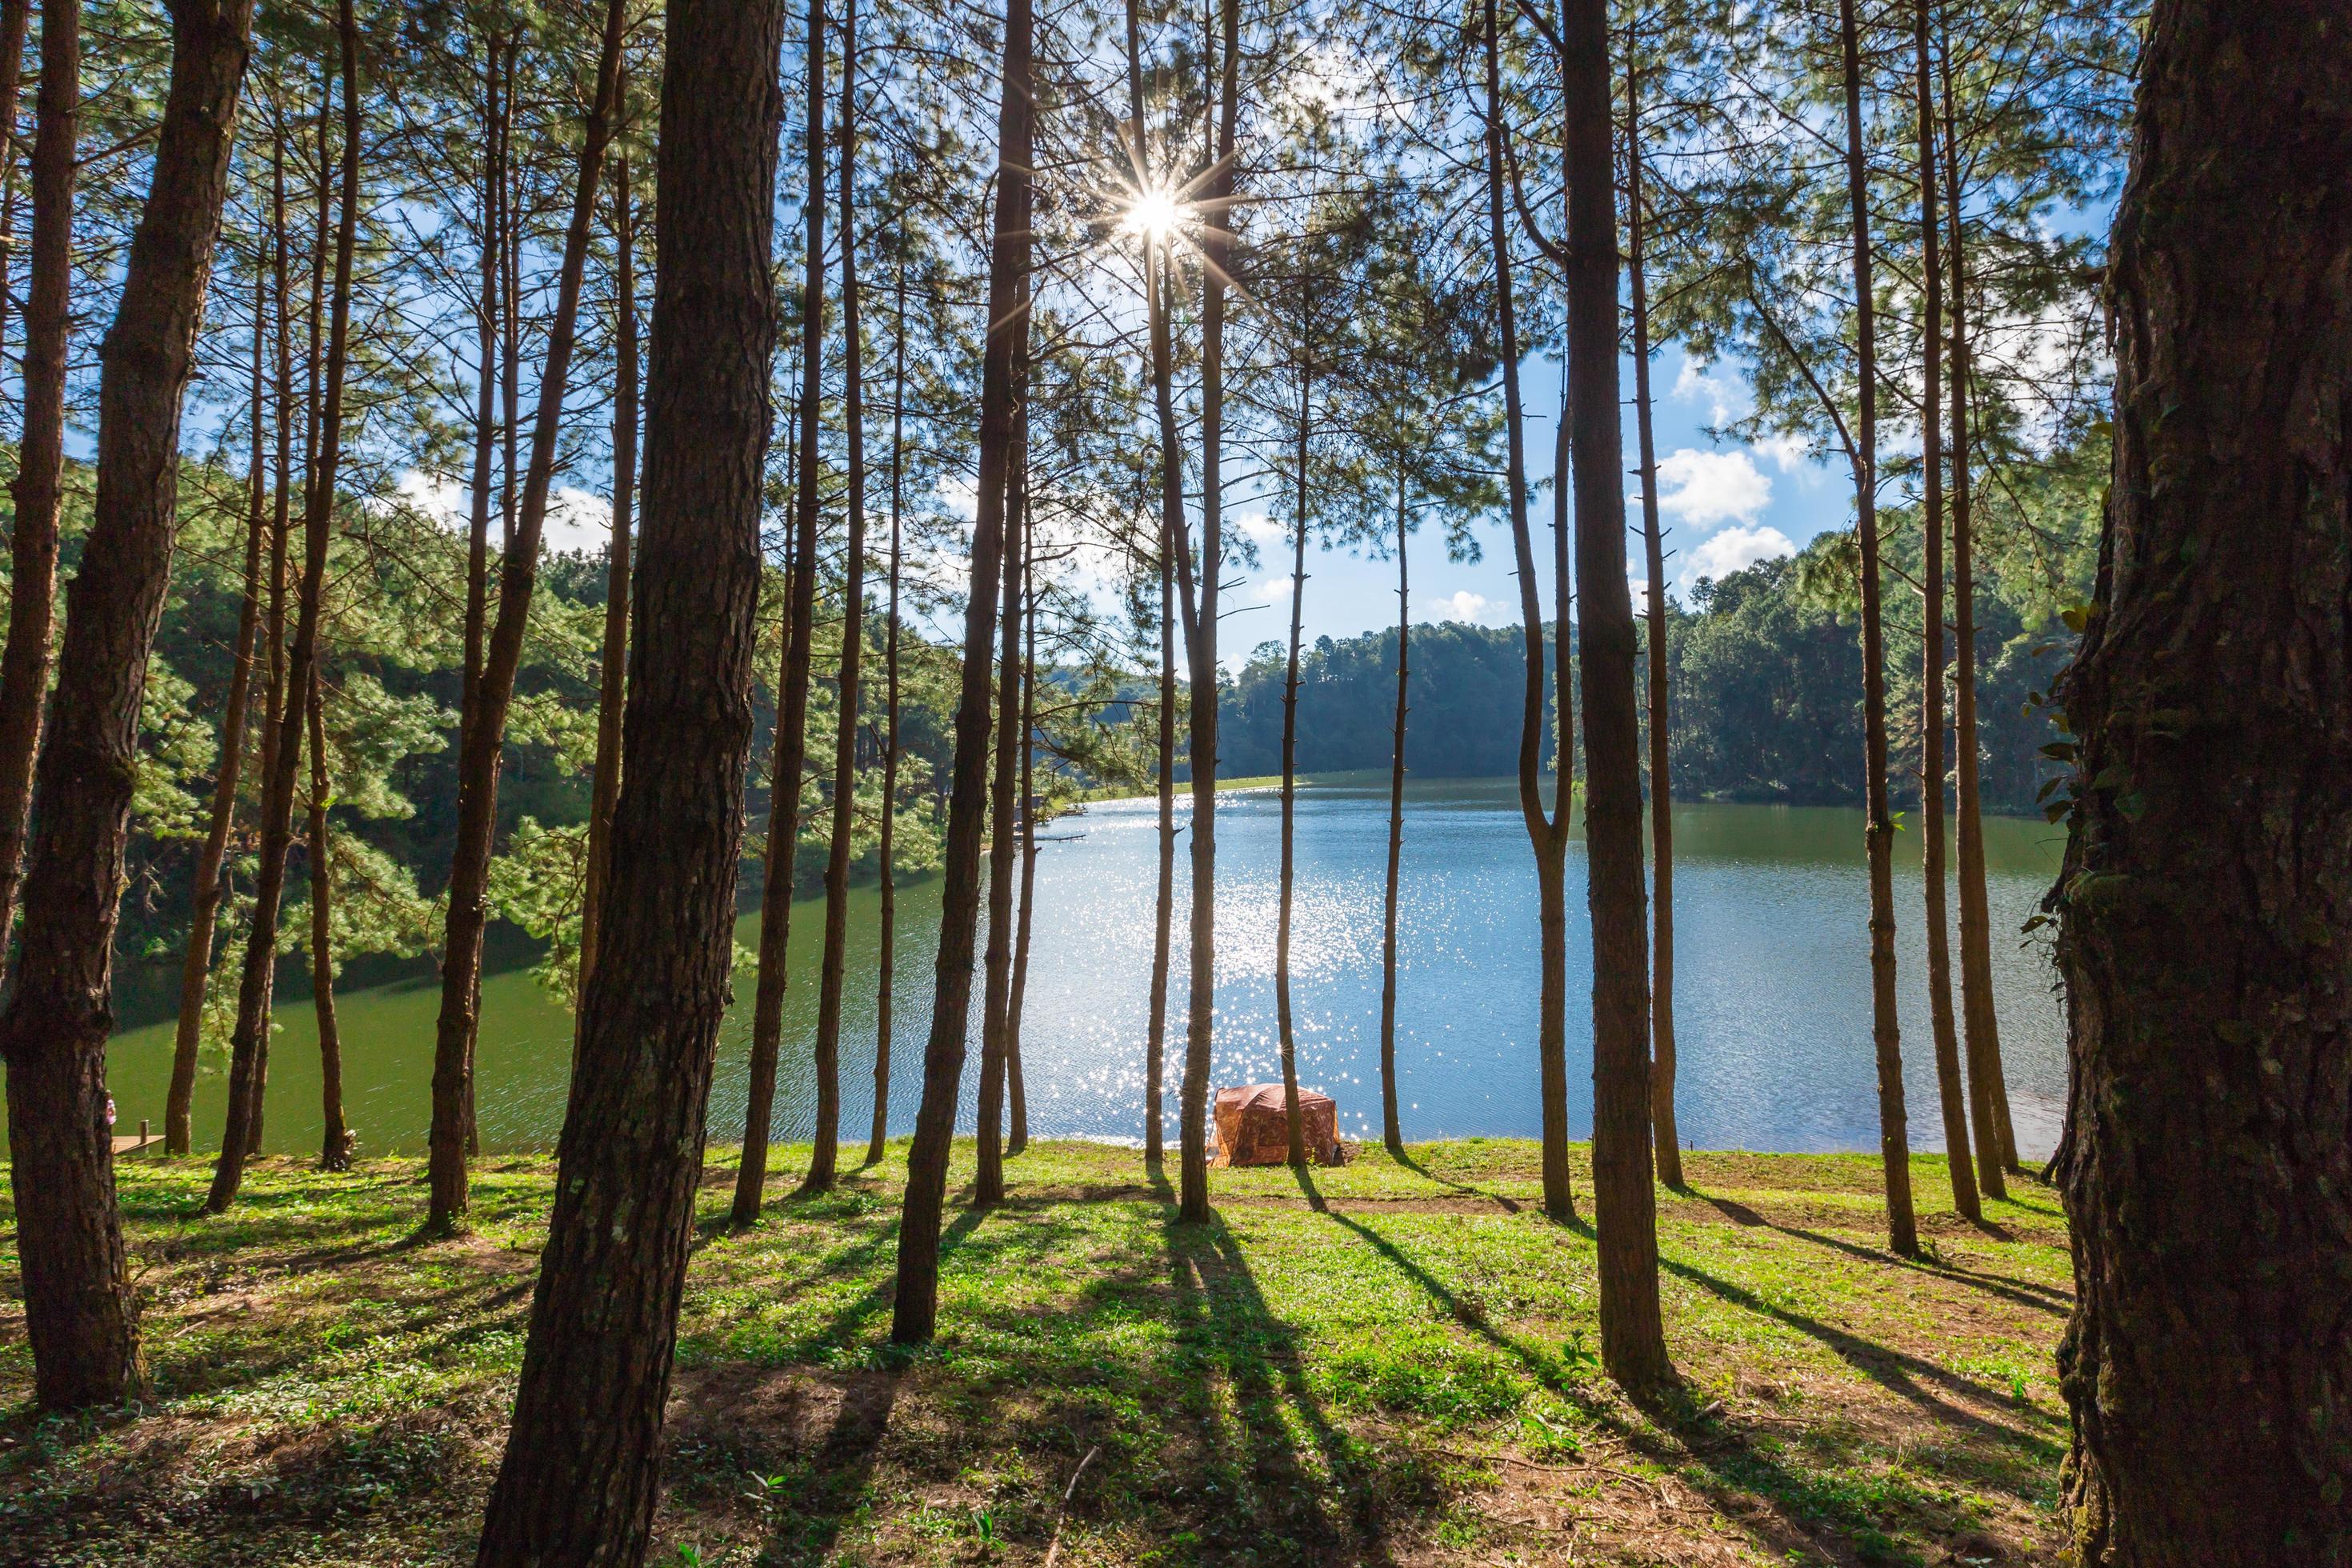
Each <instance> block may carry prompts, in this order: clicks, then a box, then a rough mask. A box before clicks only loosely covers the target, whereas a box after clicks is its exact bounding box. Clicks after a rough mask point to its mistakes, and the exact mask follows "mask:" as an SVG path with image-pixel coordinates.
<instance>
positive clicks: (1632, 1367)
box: [1560, 0, 1672, 1388]
mask: <svg viewBox="0 0 2352 1568" xmlns="http://www.w3.org/2000/svg"><path fill="white" fill-rule="evenodd" d="M1560 37H1561V42H1562V43H1563V44H1564V45H1565V46H1566V47H1565V49H1564V52H1563V53H1562V56H1561V59H1560V67H1561V76H1562V87H1563V89H1564V96H1565V99H1566V105H1565V107H1566V129H1567V166H1568V188H1569V197H1568V246H1569V252H1570V262H1569V265H1568V267H1567V268H1566V270H1567V274H1568V290H1567V292H1568V364H1569V377H1570V403H1571V405H1573V411H1574V412H1573V416H1572V417H1573V419H1574V440H1573V447H1574V450H1573V453H1572V458H1571V461H1572V468H1571V472H1572V474H1573V477H1574V481H1575V486H1576V580H1577V583H1578V585H1579V587H1580V600H1579V603H1578V606H1577V608H1578V629H1579V631H1580V637H1579V648H1578V653H1579V657H1580V661H1581V665H1582V673H1583V676H1584V773H1585V808H1584V842H1585V854H1586V860H1587V864H1588V866H1589V868H1590V869H1589V871H1588V874H1587V877H1586V889H1587V906H1588V908H1589V909H1590V910H1591V919H1592V1205H1593V1214H1594V1224H1595V1226H1597V1227H1598V1229H1599V1231H1600V1251H1601V1268H1600V1273H1601V1364H1602V1365H1603V1366H1604V1367H1606V1368H1607V1369H1608V1372H1609V1375H1610V1376H1612V1377H1613V1378H1615V1379H1616V1380H1617V1382H1618V1383H1620V1384H1622V1385H1624V1386H1625V1387H1628V1388H1646V1387H1651V1386H1654V1385H1655V1384H1658V1383H1660V1382H1661V1381H1663V1380H1664V1378H1665V1377H1666V1376H1667V1375H1668V1374H1669V1373H1670V1372H1671V1371H1672V1365H1671V1363H1669V1362H1668V1361H1667V1359H1666V1339H1665V1330H1664V1326H1663V1324H1662V1323H1661V1321H1660V1319H1659V1315H1658V1215H1657V1194H1656V1189H1655V1188H1654V1186H1653V1184H1652V1183H1651V1177H1650V1109H1651V1108H1650V1013H1649V1002H1650V995H1649V970H1650V963H1649V960H1650V954H1649V951H1648V948H1649V942H1648V931H1647V930H1646V927H1647V924H1648V922H1647V921H1646V919H1645V915H1646V913H1647V911H1646V910H1644V908H1643V901H1644V900H1643V878H1642V726H1641V720H1640V718H1639V716H1638V714H1637V712H1636V710H1635V708H1634V704H1633V659H1634V644H1635V638H1634V635H1633V594H1632V591H1631V589H1630V588H1629V587H1628V586H1627V584H1626V582H1625V480H1624V475H1623V471H1622V470H1623V467H1624V464H1623V462H1622V458H1621V457H1620V454H1621V453H1622V452H1623V450H1624V445H1623V434H1622V429H1621V426H1620V415H1619V409H1618V384H1617V198H1616V193H1615V191H1614V190H1613V189H1612V181H1611V173H1612V167H1613V163H1612V160H1613V157H1614V152H1615V149H1614V147H1613V145H1612V142H1613V140H1614V137H1613V134H1612V132H1613V126H1612V120H1611V112H1610V85H1609V7H1608V4H1607V0H1573V3H1572V4H1570V5H1567V6H1565V7H1564V8H1563V10H1562V14H1561V18H1560Z"/></svg>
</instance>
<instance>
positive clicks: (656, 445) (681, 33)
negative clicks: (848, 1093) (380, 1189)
mask: <svg viewBox="0 0 2352 1568" xmlns="http://www.w3.org/2000/svg"><path fill="white" fill-rule="evenodd" d="M663 25H664V29H665V33H666V42H667V49H666V51H665V55H664V65H663V69H662V84H661V85H662V90H661V105H662V114H661V135H660V140H659V142H657V144H656V145H657V148H658V151H657V153H656V186H657V191H656V215H655V216H656V221H655V229H654V232H655V233H656V235H658V236H659V237H660V240H661V267H660V269H659V271H658V273H657V274H656V279H655V289H654V318H653V333H652V355H651V363H649V364H648V365H647V367H646V439H645V447H646V464H645V485H644V512H643V519H642V525H641V530H640V538H639V549H638V552H637V563H636V578H637V582H636V598H637V607H638V610H639V612H640V615H639V618H638V625H637V635H636V636H635V637H634V638H633V639H632V646H631V648H630V654H629V665H630V668H629V682H628V707H627V714H626V718H625V721H624V728H625V741H624V745H623V750H624V752H625V756H626V759H627V763H626V772H625V775H624V777H623V779H622V784H621V798H620V802H619V805H618V807H617V809H616V811H615V812H614V819H613V851H612V860H611V867H610V876H611V879H612V880H611V888H610V893H611V897H610V898H609V899H608V900H607V901H606V908H607V910H608V917H607V919H606V921H605V922H604V935H603V938H602V942H601V946H602V949H603V953H604V956H603V958H602V960H601V961H600V962H599V963H597V965H596V968H595V971H594V973H593V975H592V976H591V978H590V981H589V987H588V992H587V994H586V995H585V996H584V997H583V998H582V1004H581V1013H582V1022H581V1027H580V1033H579V1049H578V1051H577V1053H576V1057H575V1059H574V1061H573V1064H572V1093H571V1100H570V1101H569V1104H568V1105H567V1107H566V1110H565V1114H564V1121H563V1136H562V1144H561V1145H560V1149H559V1152H558V1155H557V1159H558V1170H557V1180H556V1187H555V1208H554V1213H553V1214H552V1215H551V1217H550V1220H549V1224H548V1232H547V1244H546V1247H545V1248H544V1249H543V1250H542V1251H541V1255H540V1271H539V1285H538V1289H537V1290H536V1291H535V1293H534V1294H533V1296H532V1299H531V1311H530V1334H529V1337H528V1339H527V1340H526V1341H525V1343H524V1348H523V1361H522V1374H521V1378H520V1383H519V1384H518V1386H517V1388H516V1392H515V1406H514V1423H513V1426H511V1428H510V1429H509V1433H508V1436H507V1442H506V1447H505V1450H504V1455H503V1457H502V1458H501V1459H500V1461H499V1476H498V1481H497V1483H496V1485H495V1486H494V1487H493V1488H492V1489H491V1492H490V1500H489V1508H488V1515H487V1517H486V1518H485V1520H484V1521H483V1525H482V1538H481V1544H480V1546H479V1548H478V1552H477V1553H476V1557H475V1561H476V1562H477V1563H479V1564H481V1565H482V1568H508V1565H509V1564H514V1563H538V1564H542V1565H545V1568H588V1565H592V1564H594V1565H622V1564H627V1565H634V1564H636V1563H641V1562H643V1561H644V1559H645V1553H646V1546H647V1542H648V1538H649V1536H650V1535H651V1533H652V1528H653V1517H654V1507H655V1504H656V1500H658V1498H659V1496H660V1492H661V1458H662V1414H663V1406H664V1405H665V1404H666V1403H667V1399H668V1395H669V1380H670V1368H671V1364H672V1360H673V1356H674V1353H675V1351H676V1348H677V1308H678V1297H679V1293H680V1291H681V1290H682V1289H683V1288H684V1285H685V1279H686V1265H687V1256H688V1247H689V1246H690V1244H691V1242H692V1239H693V1235H694V1208H695V1196H696V1194H697V1193H698V1191H699V1189H700V1186H701V1175H702V1154H703V1140H704V1134H705V1131H706V1122H705V1112H706V1110H707V1108H708V1102H709V1091H710V1079H711V1071H712V1068H713V1065H714V1063H715V1060H716V1057H717V1051H718V1045H719V1025H720V1022H721V1020H722V1019H723V1018H724V1017H725V1016H726V1011H727V1001H728V996H729V993H730V984H731V972H732V970H733V967H734V962H733V960H734V922H735V868H736V864H737V861H738V859H739V858H740V854H741V850H742V811H741V807H740V793H741V790H742V784H743V771H744V766H745V764H746V763H747V762H748V761H749V757H750V752H751V664H752V659H753V656H754V651H755V647H756V643H757V638H758V631H757V625H756V622H757V615H758V608H759V599H760V499H761V470H762V468H763V467H764V466H765V458H766V452H767V444H768V425H769V402H768V394H769V385H770V376H771V367H772V353H773V350H774V346H775V337H776V324H775V320H776V319H775V311H776V304H775V290H774V288H773V284H772V279H771V277H770V273H769V268H768V258H769V254H770V251H769V246H770V240H771V229H772V225H773V222H774V219H773V216H772V214H773V212H774V209H775V199H774V198H775V176H776V141H777V134H778V131H779V129H780V125H781V121H782V110H783V105H782V94H781V92H780V91H779V90H778V88H777V84H776V58H777V51H778V48H779V47H780V46H781V44H782V32H783V17H782V6H781V5H779V4H776V3H774V0H770V3H768V4H761V5H743V4H723V5H722V4H713V3H711V0H672V3H671V4H670V5H669V7H668V10H667V16H665V18H664V24H663Z"/></svg>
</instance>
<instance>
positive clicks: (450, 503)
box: [394, 468, 467, 532]
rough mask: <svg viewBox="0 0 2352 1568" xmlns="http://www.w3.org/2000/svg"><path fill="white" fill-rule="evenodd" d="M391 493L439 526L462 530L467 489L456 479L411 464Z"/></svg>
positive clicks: (400, 501) (465, 520)
mask: <svg viewBox="0 0 2352 1568" xmlns="http://www.w3.org/2000/svg"><path fill="white" fill-rule="evenodd" d="M394 495H396V496H397V497H398V498H399V504H401V505H403V506H406V507H409V508H411V509H413V510H416V511H420V512H423V513H424V514H425V516H426V517H429V518H431V519H432V520H433V521H435V522H437V523H439V524H440V525H441V526H442V527H444V528H447V529H454V530H457V531H459V532H463V531H465V528H466V522H467V517H466V497H467V490H466V487H465V486H463V485H461V484H459V483H458V482H457V480H455V479H447V478H445V477H443V476H441V475H437V474H426V473H420V472H419V471H417V470H416V469H415V468H411V469H409V470H408V472H406V473H404V474H403V475H401V476H400V482H399V483H398V484H397V485H395V486H394Z"/></svg>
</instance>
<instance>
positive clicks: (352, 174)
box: [205, 0, 360, 1214]
mask: <svg viewBox="0 0 2352 1568" xmlns="http://www.w3.org/2000/svg"><path fill="white" fill-rule="evenodd" d="M335 31H336V41H337V45H338V53H339V55H340V57H341V63H342V91H343V148H342V191H341V199H340V203H339V211H338V214H337V218H336V223H335V246H334V250H335V261H334V278H333V282H332V286H331V291H330V290H320V292H331V303H330V305H329V308H328V316H329V321H328V327H327V345H326V354H325V360H324V366H323V368H324V372H325V377H326V381H325V388H324V391H323V393H322V394H321V395H320V397H319V398H318V399H317V400H316V402H315V408H316V414H315V416H314V417H315V419H316V422H317V428H318V436H317V438H316V439H315V441H310V442H308V443H306V444H307V445H309V446H310V447H311V448H312V454H311V461H310V465H309V473H308V475H307V489H306V492H305V494H304V496H303V498H302V581H301V584H300V587H299V589H298V590H297V592H296V595H295V622H294V644H293V647H292V650H291V653H290V655H289V658H288V660H287V669H286V689H285V692H284V695H283V696H282V698H281V699H280V700H279V702H278V730H277V733H276V735H275V737H274V738H273V739H272V740H271V742H270V746H269V754H268V760H269V777H268V780H267V781H266V782H265V784H264V786H263V790H262V806H261V854H260V857H259V864H258V866H257V869H256V871H255V874H254V892H253V927H252V930H251V931H248V932H247V937H246V947H245V967H244V970H243V972H242V973H241V974H240V975H239V977H238V985H237V1003H236V1027H235V1028H234V1029H233V1030H232V1031H231V1033H230V1036H229V1074H228V1116H227V1120H226V1125H225V1126H224V1128H223V1129H222V1132H221V1150H220V1155H219V1158H218V1159H217V1160H216V1161H215V1163H214V1166H213V1181H212V1188H211V1191H210V1192H208V1193H207V1194H205V1212H206V1213H209V1214H224V1213H226V1212H227V1209H228V1206H229V1205H230V1204H231V1203H233V1202H235V1201H236V1194H237V1189H238V1187H239V1186H240V1185H241V1184H243V1183H244V1180H245V1163H246V1161H247V1159H248V1158H250V1157H251V1156H252V1155H253V1153H254V1152H256V1150H257V1145H258V1143H259V1142H260V1131H259V1126H258V1123H259V1121H260V1119H261V1107H262V1099H263V1089H264V1085H265V1084H266V1082H267V1076H266V1075H267V1072H268V1038H269V1010H270V986H271V983H272V979H273V976H274V973H275V971H276V969H277V966H278V909H279V905H280V901H281V900H283V899H284V897H285V893H286V862H287V859H288V857H289V853H290V851H291V849H292V842H293V836H294V785H295V778H296V773H297V771H298V770H299V768H300V767H301V763H302V735H303V731H304V728H305V725H306V721H307V720H308V719H309V717H310V691H311V687H312V685H313V684H314V683H315V682H316V680H317V679H318V660H319V635H320V618H321V611H322V609H323V607H324V602H325V597H326V584H327V552H328V547H329V544H330V542H331V539H332V536H333V527H334V508H335V482H336V475H337V472H338V469H339V468H340V466H341V460H342V439H343V381H344V375H345V374H346V371H347V369H348V367H349V365H350V363H351V354H350V347H351V304H352V257H353V252H354V250H355V249H356V247H357V246H358V243H359V188H360V147H359V120H360V108H359V63H358V58H359V34H358V26H357V24H356V22H355V21H354V19H353V16H352V0H341V4H340V5H339V7H338V9H337V13H336V29H335ZM325 111H326V97H325V95H324V93H323V92H322V94H321V97H320V118H321V120H322V121H323V120H324V118H325ZM326 205H327V195H326V186H325V182H324V181H323V180H322V181H321V183H320V213H321V217H322V220H323V216H324V212H325V209H326ZM314 309H315V306H314Z"/></svg>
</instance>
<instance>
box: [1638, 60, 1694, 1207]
mask: <svg viewBox="0 0 2352 1568" xmlns="http://www.w3.org/2000/svg"><path fill="white" fill-rule="evenodd" d="M1640 92H1641V68H1640V66H1639V64H1638V62H1637V61H1636V59H1635V58H1634V49H1633V31H1632V29H1631V28H1630V27H1629V28H1628V29H1627V32H1626V39H1625V175H1626V178H1625V192H1626V195H1625V235H1626V238H1627V241H1628V248H1629V252H1630V254H1629V255H1628V256H1627V258H1626V267H1627V270H1628V271H1629V272H1630V273H1631V274H1632V283H1633V290H1632V294H1633V428H1634V440H1635V442H1636V444H1637V446H1638V447H1639V449H1640V452H1641V461H1642V468H1641V479H1642V546H1643V563H1644V566H1645V569H1646V570H1647V571H1648V573H1649V578H1650V581H1649V590H1648V598H1649V605H1648V610H1649V656H1650V657H1649V675H1650V1129H1651V1133H1652V1138H1653V1151H1654V1154H1655V1156H1656V1159H1657V1164H1658V1180H1660V1181H1662V1182H1664V1183H1665V1184H1666V1185H1668V1186H1670V1187H1674V1188H1676V1189H1678V1190H1679V1189H1680V1188H1681V1186H1682V1184H1683V1150H1682V1132H1681V1130H1680V1129H1679V1128H1678V1127H1677V1126H1676V1125H1675V811H1674V783H1673V779H1672V777H1671V773H1672V751H1671V747H1670V745H1669V742H1670V741H1671V740H1672V737H1673V730H1672V726H1671V723H1670V719H1671V712H1670V700H1671V689H1670V683H1669V682H1668V680H1667V679H1666V549H1665V529H1664V525H1663V524H1662V523H1661V522H1660V521H1659V518H1658V447H1657V437H1656V431H1655V429H1654V418H1653V409H1654V404H1653V402H1652V399H1651V396H1650V283H1649V276H1648V269H1647V268H1646V267H1645V266H1644V264H1643V237H1644V234H1645V231H1646V229H1647V226H1648V215H1647V214H1646V213H1644V212H1643V210H1642V111H1641V103H1640Z"/></svg>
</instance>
